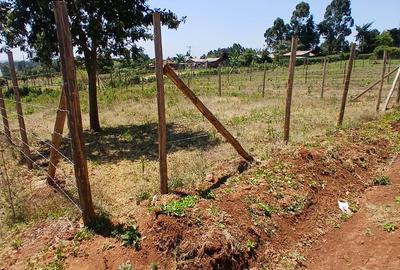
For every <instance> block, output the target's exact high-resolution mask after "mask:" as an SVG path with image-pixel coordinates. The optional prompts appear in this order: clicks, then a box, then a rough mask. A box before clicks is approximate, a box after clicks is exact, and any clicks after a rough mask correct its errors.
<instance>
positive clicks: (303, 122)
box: [6, 60, 400, 217]
mask: <svg viewBox="0 0 400 270" xmlns="http://www.w3.org/2000/svg"><path fill="white" fill-rule="evenodd" d="M399 64H400V61H392V62H391V68H392V69H393V68H394V67H395V66H398V65H399ZM381 66H382V62H381V61H369V60H365V61H363V60H358V61H357V62H356V65H355V68H354V72H353V75H352V81H351V85H350V92H349V95H350V97H352V96H355V95H356V94H358V93H360V92H361V91H362V90H363V89H364V88H365V87H367V86H368V85H369V84H371V83H373V82H375V81H376V80H378V79H379V78H380V73H381ZM343 69H344V62H335V63H331V64H329V67H328V73H327V77H326V86H325V94H324V98H323V99H321V98H320V91H321V78H322V65H321V64H314V65H310V66H309V67H308V70H307V73H308V79H307V82H305V72H306V70H305V68H304V66H298V67H297V68H296V72H295V83H294V95H293V103H292V121H291V137H290V141H291V143H290V145H288V146H285V145H284V144H282V136H283V119H284V109H285V95H286V82H287V68H276V69H274V70H272V69H269V70H268V71H267V73H266V78H267V80H266V91H265V97H264V98H263V97H262V95H261V91H262V80H263V71H262V70H261V69H256V68H254V69H253V70H251V71H250V70H249V69H243V68H242V69H240V71H239V70H235V71H234V72H233V73H232V74H231V75H230V76H229V82H228V74H227V71H226V70H225V72H223V75H222V96H221V97H219V96H218V76H217V75H201V76H200V75H197V74H196V72H197V71H194V76H193V79H192V80H191V82H190V86H191V88H192V89H193V90H194V92H195V93H196V94H197V95H198V96H199V97H200V99H201V100H202V101H203V102H204V103H205V104H206V106H207V107H208V108H209V109H210V110H211V111H212V112H213V113H215V115H216V116H217V117H218V118H219V119H220V121H221V122H222V123H223V124H224V125H225V126H226V127H227V128H228V130H229V131H231V132H232V134H233V135H234V136H235V137H236V138H237V139H238V140H239V142H241V143H242V145H243V146H244V148H245V149H246V150H248V151H249V152H250V153H251V154H252V155H254V156H255V157H256V158H257V159H260V160H266V159H268V158H270V157H271V152H272V150H273V149H274V148H288V149H290V148H291V147H293V146H294V145H296V144H313V138H315V136H319V135H323V134H326V133H327V132H330V131H332V130H333V129H335V128H336V123H337V118H338V114H339V106H340V100H341V96H342V91H343ZM186 74H187V73H186ZM149 76H150V75H149ZM82 77H83V75H82V72H79V73H78V80H81V79H82ZM393 78H394V75H393V76H391V77H390V79H389V80H385V85H384V93H383V97H386V95H387V93H388V90H389V88H390V85H391V83H392V80H393ZM183 79H184V81H187V80H188V78H187V76H185V73H184V76H183ZM59 81H60V79H59V78H58V79H56V80H54V81H53V83H55V84H57V82H59ZM80 85H81V86H82V85H84V83H82V82H81V83H80ZM165 85H166V88H165V89H166V112H167V123H168V141H169V142H168V166H169V168H168V169H169V185H170V188H171V189H172V190H174V189H177V188H181V187H185V188H186V189H195V188H196V187H198V186H199V185H200V184H201V183H202V182H203V181H205V179H206V175H207V174H208V173H210V172H211V171H212V168H213V167H215V166H217V165H218V164H219V163H221V162H222V161H224V160H231V159H233V158H235V157H236V156H237V154H236V152H235V151H234V149H233V148H232V147H231V146H230V145H229V144H228V143H226V142H225V141H224V139H223V138H222V137H221V136H220V135H219V134H218V133H217V132H216V131H215V130H214V128H213V127H212V126H211V124H210V123H209V122H208V121H207V120H206V119H205V118H204V117H203V116H202V115H201V114H200V113H199V112H198V111H197V110H196V108H195V107H194V106H193V105H192V104H191V103H190V101H189V100H186V99H185V98H184V96H183V95H182V94H181V93H180V92H179V90H178V89H177V88H176V87H175V86H174V85H172V83H171V82H170V81H169V80H168V79H167V78H165ZM53 88H54V87H53ZM377 88H378V87H375V88H374V90H372V91H370V92H369V93H368V94H366V95H365V96H363V97H362V98H361V99H360V100H359V101H357V102H348V106H347V108H346V113H345V120H344V123H345V125H344V126H345V127H349V126H357V125H358V124H359V123H361V122H363V121H366V120H370V119H374V118H376V117H377V115H378V114H377V113H376V112H375V104H376V96H377ZM57 91H59V90H58V89H57ZM57 91H56V92H52V94H48V95H41V96H38V97H31V96H27V97H24V98H23V106H24V112H25V119H26V126H27V130H28V132H29V133H28V136H29V140H30V142H31V144H32V145H33V147H34V148H35V149H37V150H39V151H41V152H40V153H41V154H43V155H44V156H47V155H48V149H47V151H46V145H44V144H43V142H42V141H43V140H50V138H51V131H52V129H53V125H54V120H55V109H56V108H57V105H58V96H57ZM155 93H156V88H155V83H154V82H151V83H146V84H145V85H144V90H143V91H142V87H141V85H140V84H137V85H132V86H127V87H126V86H121V87H117V88H109V87H102V88H101V89H100V90H99V111H100V122H101V124H102V128H103V131H102V132H99V133H92V132H90V131H87V130H88V128H89V127H88V113H87V112H88V97H87V92H86V91H81V92H80V99H81V108H82V116H83V123H84V129H85V130H86V131H85V139H86V148H87V149H86V150H87V157H88V163H89V176H90V182H91V186H92V193H93V197H94V201H95V204H96V206H97V207H98V208H101V209H102V210H103V211H105V212H107V213H109V214H110V215H111V216H115V217H118V216H123V215H124V214H126V213H128V212H129V211H131V209H129V208H127V207H124V206H125V205H126V203H127V202H129V201H132V200H136V199H138V200H142V199H147V198H150V197H151V196H153V195H154V194H156V193H157V192H158V186H159V184H158V161H157V107H156V99H155ZM396 95H397V93H396ZM391 104H394V101H393V100H392V103H391ZM6 105H7V108H8V110H9V118H10V119H11V128H12V129H13V131H14V132H13V135H14V137H16V136H17V134H18V133H17V131H18V129H17V128H18V125H17V121H16V115H15V113H12V112H13V111H15V110H14V108H13V106H14V104H13V103H12V102H7V103H6ZM49 108H51V109H49ZM39 139H40V140H39ZM62 149H63V151H64V153H65V155H66V156H70V151H69V145H68V139H66V140H65V141H64V144H63V147H62ZM33 155H34V156H35V157H36V158H37V159H38V160H41V159H40V155H39V154H38V153H37V152H35V151H33ZM42 161H43V162H42V163H41V164H42V168H46V167H45V165H46V163H45V162H44V160H42ZM10 162H11V161H10ZM60 166H61V168H63V170H64V171H65V173H66V174H67V175H70V176H71V179H72V176H73V171H72V166H70V165H69V164H68V162H62V164H61V165H60ZM35 172H36V173H37V174H38V175H40V176H41V177H43V178H44V177H45V174H44V173H43V172H42V170H36V171H35ZM63 207H69V205H64V206H63Z"/></svg>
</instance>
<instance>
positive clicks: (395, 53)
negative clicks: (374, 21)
mask: <svg viewBox="0 0 400 270" xmlns="http://www.w3.org/2000/svg"><path fill="white" fill-rule="evenodd" d="M384 51H386V52H387V54H388V56H389V57H391V58H396V59H399V58H400V48H397V47H388V46H379V47H376V48H375V50H374V55H375V56H376V57H377V58H378V59H381V58H382V57H383V52H384Z"/></svg>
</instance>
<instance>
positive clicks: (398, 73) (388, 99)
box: [382, 69, 400, 112]
mask: <svg viewBox="0 0 400 270" xmlns="http://www.w3.org/2000/svg"><path fill="white" fill-rule="evenodd" d="M397 81H400V69H399V70H398V71H397V74H396V77H395V78H394V81H393V84H392V87H391V88H390V91H389V94H388V96H387V97H386V100H385V103H384V104H383V108H382V112H385V111H386V109H387V107H388V105H389V101H390V98H391V97H392V95H393V92H394V89H395V88H396V83H397Z"/></svg>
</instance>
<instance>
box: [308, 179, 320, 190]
mask: <svg viewBox="0 0 400 270" xmlns="http://www.w3.org/2000/svg"><path fill="white" fill-rule="evenodd" d="M308 186H309V187H310V188H312V189H316V188H317V186H318V183H317V181H315V180H310V181H309V182H308Z"/></svg>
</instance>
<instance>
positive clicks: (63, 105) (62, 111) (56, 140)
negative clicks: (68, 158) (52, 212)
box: [47, 87, 67, 185]
mask: <svg viewBox="0 0 400 270" xmlns="http://www.w3.org/2000/svg"><path fill="white" fill-rule="evenodd" d="M66 110H67V100H66V98H65V90H64V87H62V88H61V96H60V102H59V105H58V110H57V114H56V121H55V123H54V131H53V134H52V135H51V148H50V157H49V160H50V162H49V166H48V168H47V174H48V177H47V183H48V184H49V185H53V181H54V177H55V175H56V169H57V164H58V161H59V154H58V151H59V149H60V145H61V141H62V134H63V132H64V125H65V118H66V117H67V111H66Z"/></svg>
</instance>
